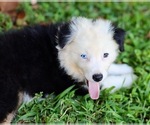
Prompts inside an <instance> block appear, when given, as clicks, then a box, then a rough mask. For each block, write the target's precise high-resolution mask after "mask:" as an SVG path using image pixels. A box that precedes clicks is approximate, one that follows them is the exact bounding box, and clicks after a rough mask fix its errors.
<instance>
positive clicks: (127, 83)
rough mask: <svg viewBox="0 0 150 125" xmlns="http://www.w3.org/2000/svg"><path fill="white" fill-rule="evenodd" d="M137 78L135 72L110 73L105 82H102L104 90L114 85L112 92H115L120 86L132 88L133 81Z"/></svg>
mask: <svg viewBox="0 0 150 125" xmlns="http://www.w3.org/2000/svg"><path fill="white" fill-rule="evenodd" d="M136 79H137V76H136V75H134V74H131V73H130V74H124V75H110V76H108V77H107V78H106V79H105V80H104V81H103V82H102V84H101V85H102V88H101V89H102V90H103V89H106V88H110V87H114V88H113V89H112V90H111V93H112V92H115V91H116V90H119V89H120V88H123V87H125V88H130V87H131V86H132V83H133V82H134V81H135V80H136Z"/></svg>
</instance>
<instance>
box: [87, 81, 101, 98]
mask: <svg viewBox="0 0 150 125" xmlns="http://www.w3.org/2000/svg"><path fill="white" fill-rule="evenodd" d="M85 82H86V84H87V86H88V91H89V94H90V97H91V99H93V100H96V99H98V98H99V94H100V83H99V82H91V81H89V80H87V79H86V80H85Z"/></svg>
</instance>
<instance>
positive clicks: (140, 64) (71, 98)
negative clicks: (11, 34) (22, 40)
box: [0, 2, 150, 124]
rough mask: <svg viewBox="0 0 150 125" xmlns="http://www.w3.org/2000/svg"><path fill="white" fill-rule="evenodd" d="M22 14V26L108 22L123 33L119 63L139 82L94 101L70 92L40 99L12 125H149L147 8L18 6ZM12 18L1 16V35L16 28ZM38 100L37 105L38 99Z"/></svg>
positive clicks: (145, 5)
mask: <svg viewBox="0 0 150 125" xmlns="http://www.w3.org/2000/svg"><path fill="white" fill-rule="evenodd" d="M22 10H24V12H25V17H24V18H23V19H21V20H20V22H22V21H24V22H25V25H33V24H36V23H40V24H46V23H49V22H50V23H51V22H56V21H66V20H69V19H70V18H71V17H72V16H85V17H90V18H99V17H103V18H106V19H110V20H112V21H113V22H115V23H117V24H118V25H119V26H120V27H122V28H124V29H125V30H126V31H127V32H126V33H127V35H126V40H125V52H123V53H121V54H120V56H119V57H118V59H117V63H127V64H129V65H130V66H132V67H133V68H134V72H135V74H136V75H137V76H138V79H137V80H136V81H135V82H134V83H133V86H132V88H130V89H121V90H119V91H117V92H116V93H114V94H109V91H110V89H107V90H104V91H102V92H101V95H100V98H99V99H98V100H96V101H93V100H91V99H90V97H89V95H86V96H84V97H81V96H76V95H74V91H72V90H71V88H68V89H67V90H66V91H64V92H63V93H61V94H60V95H59V96H57V97H54V96H53V95H52V94H51V95H49V96H48V97H47V98H44V99H41V98H40V97H41V96H42V93H39V94H37V95H36V97H35V98H34V99H33V101H31V102H30V103H28V104H23V105H22V106H21V107H20V108H19V111H18V113H17V115H16V117H15V119H14V120H13V123H16V122H20V123H124V124H125V123H147V124H150V21H149V19H150V3H146V2H145V3H142V2H140V3H132V2H130V3H96V2H94V3H81V2H80V3H57V2H54V3H44V2H40V3H38V7H32V6H31V5H30V4H29V3H22V4H21V5H20V6H19V7H18V9H17V11H22ZM22 24H24V23H15V24H13V23H12V21H11V19H10V17H9V16H6V15H5V14H2V13H0V31H4V30H9V29H11V28H20V27H22V26H23V25H22ZM39 98H40V99H39Z"/></svg>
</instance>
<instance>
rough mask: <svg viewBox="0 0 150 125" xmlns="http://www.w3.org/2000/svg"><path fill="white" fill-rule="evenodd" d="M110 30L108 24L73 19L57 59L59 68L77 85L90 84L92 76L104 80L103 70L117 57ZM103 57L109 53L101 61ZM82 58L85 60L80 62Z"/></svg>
mask: <svg viewBox="0 0 150 125" xmlns="http://www.w3.org/2000/svg"><path fill="white" fill-rule="evenodd" d="M112 29H113V27H112V25H111V22H110V21H108V20H103V19H98V20H96V21H94V22H93V21H92V20H91V19H86V18H82V17H78V18H74V19H73V20H72V24H71V25H70V30H71V35H70V36H67V40H68V42H67V45H65V47H64V48H63V49H61V48H59V47H57V48H59V49H58V50H59V53H58V58H59V60H60V63H61V67H62V68H64V69H65V70H66V72H67V74H69V75H70V76H72V77H73V78H74V79H77V80H78V81H84V80H85V79H87V80H88V81H91V82H93V78H92V76H93V75H94V74H100V73H101V74H103V79H104V78H106V77H107V70H108V68H109V66H110V65H111V64H112V62H113V61H114V60H115V59H116V57H117V55H118V44H117V43H116V41H114V39H113V34H114V32H113V30H112ZM104 53H109V56H108V57H107V58H103V54H104ZM81 54H86V55H87V59H83V58H81V56H80V55H81Z"/></svg>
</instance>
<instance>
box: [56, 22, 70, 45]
mask: <svg viewBox="0 0 150 125" xmlns="http://www.w3.org/2000/svg"><path fill="white" fill-rule="evenodd" d="M70 36H71V30H70V22H67V23H63V24H61V25H60V26H59V27H58V33H57V39H58V45H59V47H60V48H64V47H65V45H66V44H68V43H70V39H69V38H70Z"/></svg>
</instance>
